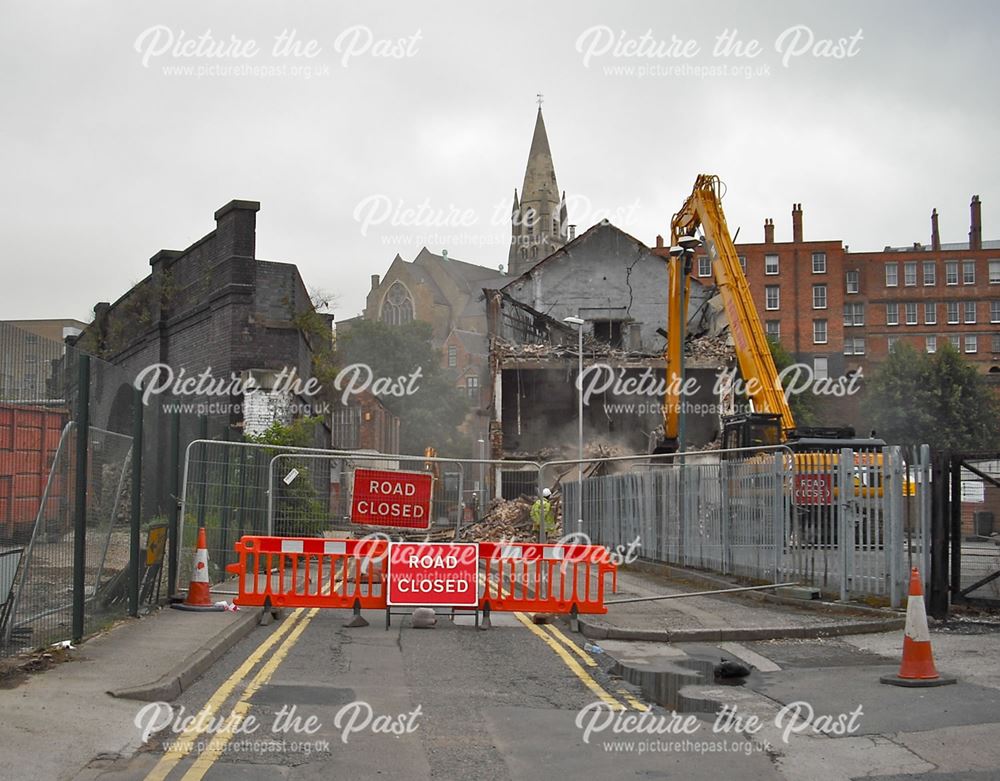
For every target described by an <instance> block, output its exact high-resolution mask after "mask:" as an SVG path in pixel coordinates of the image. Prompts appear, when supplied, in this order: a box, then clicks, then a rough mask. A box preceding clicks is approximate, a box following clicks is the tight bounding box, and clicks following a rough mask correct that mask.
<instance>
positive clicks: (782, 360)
mask: <svg viewBox="0 0 1000 781" xmlns="http://www.w3.org/2000/svg"><path fill="white" fill-rule="evenodd" d="M767 344H768V347H770V348H771V357H772V358H773V359H774V366H775V368H776V369H777V370H778V374H781V372H782V371H783V370H785V369H787V368H788V367H789V366H791V365H792V364H793V363H795V359H794V358H792V356H791V353H789V352H788V350H786V349H785V348H784V347H783V346H782V345H781V343H779V342H777V341H775V340H774V339H772V338H771V337H770V336H769V337H767ZM788 406H789V407H791V408H792V415H793V416H794V418H795V425H796V426H814V425H816V416H817V415H816V407H817V406H818V405H817V396H816V395H815V394H813V393H809V392H808V391H807V392H805V393H795V394H792V395H791V396H789V398H788Z"/></svg>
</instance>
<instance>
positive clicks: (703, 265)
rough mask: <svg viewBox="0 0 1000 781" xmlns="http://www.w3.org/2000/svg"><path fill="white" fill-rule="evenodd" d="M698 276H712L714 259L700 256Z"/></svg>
mask: <svg viewBox="0 0 1000 781" xmlns="http://www.w3.org/2000/svg"><path fill="white" fill-rule="evenodd" d="M698 276H699V277H710V276H712V259H711V258H709V257H707V256H706V257H701V258H698Z"/></svg>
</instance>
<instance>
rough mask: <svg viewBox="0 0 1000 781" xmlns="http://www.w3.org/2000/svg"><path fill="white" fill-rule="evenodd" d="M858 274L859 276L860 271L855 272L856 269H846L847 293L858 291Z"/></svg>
mask: <svg viewBox="0 0 1000 781" xmlns="http://www.w3.org/2000/svg"><path fill="white" fill-rule="evenodd" d="M860 276H861V274H860V272H857V271H848V272H847V292H848V293H857V292H858V282H859V277H860Z"/></svg>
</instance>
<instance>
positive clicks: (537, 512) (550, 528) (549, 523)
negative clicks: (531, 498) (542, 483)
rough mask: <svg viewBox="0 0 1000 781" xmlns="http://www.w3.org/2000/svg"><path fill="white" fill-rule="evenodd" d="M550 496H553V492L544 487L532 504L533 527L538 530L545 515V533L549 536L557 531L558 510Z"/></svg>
mask: <svg viewBox="0 0 1000 781" xmlns="http://www.w3.org/2000/svg"><path fill="white" fill-rule="evenodd" d="M550 496H552V492H551V491H550V490H549V489H548V488H543V489H542V495H541V497H540V498H539V499H536V500H535V503H534V504H533V505H531V522H532V528H534V530H535V531H536V532H537V531H538V527H539V526H541V524H542V517H543V516H544V518H545V534H546V535H547V536H548V535H552V534H555V533H556V511H555V508H554V507H553V506H552V502H550V501H549V497H550Z"/></svg>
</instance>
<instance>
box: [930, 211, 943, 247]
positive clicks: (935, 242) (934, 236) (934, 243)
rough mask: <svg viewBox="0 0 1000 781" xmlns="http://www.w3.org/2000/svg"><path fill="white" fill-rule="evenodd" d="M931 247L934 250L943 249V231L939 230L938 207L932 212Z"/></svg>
mask: <svg viewBox="0 0 1000 781" xmlns="http://www.w3.org/2000/svg"><path fill="white" fill-rule="evenodd" d="M931 249H932V250H933V251H934V252H939V251H940V250H941V232H940V231H939V230H938V213H937V209H935V210H934V211H932V212H931Z"/></svg>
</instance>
